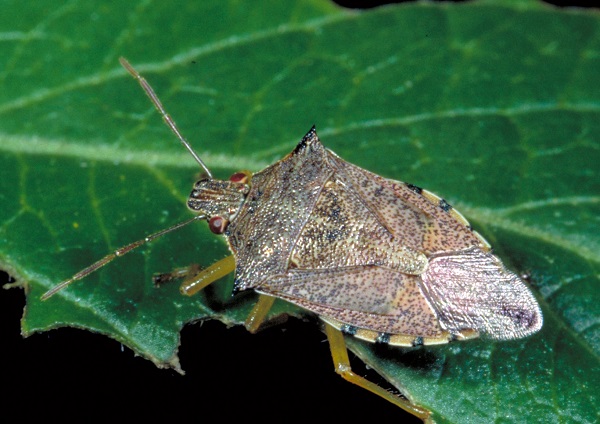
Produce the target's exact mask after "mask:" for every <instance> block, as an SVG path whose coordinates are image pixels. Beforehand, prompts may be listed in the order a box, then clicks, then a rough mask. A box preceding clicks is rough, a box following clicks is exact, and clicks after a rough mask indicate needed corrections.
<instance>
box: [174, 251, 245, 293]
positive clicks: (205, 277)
mask: <svg viewBox="0 0 600 424" xmlns="http://www.w3.org/2000/svg"><path fill="white" fill-rule="evenodd" d="M233 271H235V259H234V258H233V255H232V256H228V257H226V258H224V259H221V260H220V261H218V262H215V263H214V264H212V265H211V266H209V267H208V268H205V269H203V270H201V271H199V272H196V273H195V274H188V275H187V276H186V277H185V279H184V280H183V282H182V283H181V286H180V288H179V291H181V293H182V294H185V295H188V296H192V295H194V294H196V293H198V292H199V291H200V290H202V289H203V288H205V287H206V286H208V285H210V284H212V283H214V282H215V281H217V280H218V279H219V278H222V277H224V276H226V275H227V274H231V273H232V272H233Z"/></svg>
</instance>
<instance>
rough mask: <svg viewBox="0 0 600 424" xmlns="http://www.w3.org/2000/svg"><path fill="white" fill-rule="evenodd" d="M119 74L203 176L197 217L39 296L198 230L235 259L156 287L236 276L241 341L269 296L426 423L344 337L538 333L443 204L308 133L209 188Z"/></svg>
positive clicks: (522, 301) (408, 340)
mask: <svg viewBox="0 0 600 424" xmlns="http://www.w3.org/2000/svg"><path fill="white" fill-rule="evenodd" d="M121 64H122V65H123V66H124V67H125V68H126V69H127V71H128V72H129V73H130V74H132V75H133V76H134V77H135V78H136V79H137V80H138V82H139V83H140V84H141V86H142V87H143V89H144V90H145V92H146V94H147V95H148V96H149V97H150V99H151V100H152V102H153V104H154V105H155V106H156V108H157V109H158V111H159V112H160V114H161V115H162V117H163V119H164V120H165V122H166V123H167V125H168V126H169V127H170V128H171V130H172V131H173V132H174V133H175V134H176V136H177V137H178V139H179V140H180V142H181V143H182V144H183V145H184V146H185V147H186V148H187V150H188V151H189V152H190V153H191V154H192V156H193V157H194V158H195V159H196V161H197V162H198V163H199V164H200V166H201V167H202V169H203V170H204V172H205V173H206V177H205V178H202V179H200V180H199V181H197V182H196V183H195V185H194V187H193V190H192V192H191V194H190V196H189V199H188V203H187V204H188V207H189V208H190V209H191V210H192V211H194V212H195V213H197V214H198V215H196V216H194V217H193V218H191V219H190V220H188V221H185V222H182V223H180V224H177V225H175V226H173V227H170V228H167V229H166V230H163V231H160V232H158V233H155V234H152V235H150V236H147V237H146V238H144V239H142V240H139V241H137V242H134V243H131V244H129V245H127V246H125V247H123V248H121V249H118V250H117V251H115V252H114V253H112V254H109V255H108V256H106V257H104V258H103V259H101V260H100V261H98V262H96V263H95V264H93V265H91V266H89V267H88V268H86V269H84V270H82V271H81V272H79V273H77V274H76V275H74V276H73V277H72V278H70V279H69V280H66V281H64V282H63V283H61V284H59V285H57V286H56V287H55V288H53V289H51V290H50V291H48V292H47V293H46V294H44V295H43V298H44V299H47V298H49V297H50V296H52V295H53V294H55V293H56V292H57V291H59V290H60V289H62V288H64V287H65V286H66V285H68V284H70V283H72V282H74V281H76V280H79V279H82V278H84V277H85V276H87V275H88V274H90V273H92V272H94V271H95V270H97V269H98V268H100V267H102V266H104V265H106V264H107V263H109V262H110V261H112V260H113V259H115V258H116V257H118V256H121V255H123V254H125V253H127V252H130V251H131V250H133V249H135V248H137V247H139V246H141V245H143V244H145V243H147V242H149V241H151V240H153V239H155V238H156V237H159V236H161V235H163V234H165V233H167V232H170V231H173V230H175V229H177V228H181V227H183V226H185V225H186V224H188V223H190V222H192V221H197V220H206V221H208V225H209V228H210V230H211V231H212V232H213V233H215V234H220V235H222V236H223V237H224V238H225V239H226V241H227V244H228V246H229V249H230V250H231V252H232V256H230V257H227V258H225V259H223V260H221V261H219V262H217V263H215V264H213V265H211V266H209V267H208V268H206V269H203V270H201V271H199V272H198V271H197V269H195V268H193V267H191V268H190V269H189V270H188V271H187V272H183V273H182V272H181V271H178V272H176V273H172V274H166V275H163V276H162V277H161V278H160V279H171V278H177V277H183V278H184V280H183V283H182V285H181V291H182V293H184V294H187V295H193V294H194V293H197V292H198V291H200V290H202V289H203V288H204V287H206V286H208V285H209V284H211V283H213V282H214V281H216V280H218V279H219V278H221V277H223V276H225V275H227V274H229V273H231V272H235V283H234V293H236V292H239V291H243V290H250V289H252V290H254V291H256V292H257V293H259V295H260V296H259V300H258V302H257V304H256V305H255V307H254V308H253V310H252V312H251V313H250V316H249V317H248V318H247V320H246V328H248V330H250V331H256V330H257V329H258V328H259V326H260V325H261V323H262V322H263V321H264V319H265V317H266V314H267V312H268V311H269V309H270V307H271V305H272V304H273V302H274V300H275V299H276V298H280V299H284V300H286V301H288V302H291V303H293V304H296V305H298V306H300V307H302V308H304V309H306V310H308V311H310V312H312V313H314V314H316V315H317V316H318V317H319V318H320V319H321V320H322V321H323V322H324V325H325V333H326V334H327V338H328V341H329V343H330V348H331V352H332V356H333V360H334V364H335V370H336V372H338V373H339V374H341V375H342V377H344V378H345V379H346V380H348V381H350V382H352V383H355V384H357V385H359V386H361V387H363V388H365V389H367V390H369V391H371V392H373V393H375V394H377V395H379V396H381V397H383V398H385V399H386V400H388V401H390V402H392V403H394V404H395V405H397V406H399V407H401V408H403V409H405V410H407V411H409V412H410V413H412V414H414V415H416V416H418V417H420V418H426V417H427V415H428V412H427V411H425V410H423V409H422V408H420V407H418V406H415V405H412V404H411V403H409V402H408V401H406V400H404V399H402V398H400V397H398V396H396V395H394V394H391V393H389V392H388V391H386V390H384V389H383V388H381V387H379V386H378V385H376V384H373V383H371V382H370V381H368V380H366V379H365V378H363V377H361V376H358V375H357V374H355V373H353V371H352V370H351V367H350V363H349V360H348V354H347V350H346V345H345V341H344V334H346V335H351V336H354V337H357V338H360V339H363V340H366V341H368V342H374V343H385V344H390V345H394V346H416V345H435V344H443V343H448V342H449V341H451V340H462V339H469V338H473V337H477V336H479V335H480V334H483V335H486V336H487V337H489V338H491V339H498V340H507V339H516V338H520V337H525V336H528V335H530V334H532V333H534V332H536V331H538V330H539V329H540V328H541V326H542V314H541V311H540V308H539V306H538V304H537V302H536V300H535V298H534V297H533V295H532V293H531V292H530V291H529V289H528V288H527V286H526V285H525V283H523V281H522V280H521V279H520V278H519V277H518V276H517V275H516V274H514V273H513V272H511V271H509V270H507V269H506V268H505V266H504V265H503V264H502V262H501V261H500V260H499V259H498V258H497V257H496V256H494V255H493V254H492V253H491V249H490V245H489V244H488V243H487V242H486V241H485V240H484V239H483V238H482V237H481V236H480V235H479V234H478V233H477V232H475V231H473V229H472V228H471V226H470V225H469V223H468V222H467V220H466V219H465V218H464V217H463V216H462V215H461V214H460V213H459V212H457V211H456V210H454V209H453V208H452V207H451V206H450V205H449V204H448V203H447V202H446V201H445V200H443V199H442V198H440V197H438V196H436V195H434V194H432V193H430V192H428V191H426V190H423V189H421V188H419V187H416V186H414V185H411V184H407V183H403V182H399V181H393V180H388V179H385V178H383V177H381V176H379V175H376V174H373V173H371V172H369V171H366V170H364V169H361V168H359V167H357V166H355V165H352V164H350V163H348V162H345V161H343V160H342V159H341V158H339V157H338V156H337V155H336V154H335V153H333V152H332V151H330V150H327V149H326V148H325V147H323V145H322V144H321V141H320V140H319V138H318V136H317V133H316V131H315V128H314V127H313V128H312V129H311V130H310V131H309V132H308V133H307V134H306V135H305V136H304V137H303V138H302V139H301V141H300V143H298V145H297V146H296V148H295V149H294V150H293V151H292V152H291V153H290V154H288V155H287V156H286V157H284V158H283V159H281V160H280V161H278V162H277V163H275V164H273V165H271V166H269V167H267V168H265V169H264V170H262V171H260V172H257V173H255V174H253V175H252V174H250V173H249V172H240V173H236V174H234V175H232V176H231V178H230V179H229V180H227V181H221V180H216V179H214V178H213V177H212V174H211V172H210V170H209V169H208V168H207V167H206V165H205V164H204V163H203V162H202V160H201V159H200V158H199V157H198V155H197V154H196V153H195V152H194V151H193V150H192V148H191V146H190V145H189V144H188V142H187V141H186V140H185V139H184V138H183V136H182V135H181V134H180V132H179V130H178V129H177V127H176V125H175V123H174V121H173V120H172V119H171V118H170V116H169V115H168V114H167V113H166V111H165V109H164V107H163V106H162V104H161V102H160V100H159V99H158V97H157V96H156V94H155V93H154V91H153V90H152V88H151V87H150V86H149V85H148V83H147V82H146V81H145V80H144V78H142V77H141V76H140V75H139V74H138V73H137V71H135V70H134V69H133V67H131V65H130V64H129V63H128V62H127V61H126V60H124V59H121Z"/></svg>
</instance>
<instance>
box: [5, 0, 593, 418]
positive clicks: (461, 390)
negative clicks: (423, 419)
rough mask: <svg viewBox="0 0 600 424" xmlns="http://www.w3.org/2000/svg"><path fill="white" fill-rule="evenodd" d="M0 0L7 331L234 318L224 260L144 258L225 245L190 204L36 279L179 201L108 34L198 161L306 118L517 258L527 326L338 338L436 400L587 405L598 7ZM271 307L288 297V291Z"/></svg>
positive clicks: (292, 135) (160, 341)
mask: <svg viewBox="0 0 600 424" xmlns="http://www.w3.org/2000/svg"><path fill="white" fill-rule="evenodd" d="M5 3H6V4H5V5H4V6H3V7H5V10H13V11H18V12H20V13H15V14H14V16H19V19H12V18H11V19H9V16H8V14H7V15H6V16H4V17H3V18H2V19H0V39H2V41H3V43H1V44H0V53H1V54H0V64H1V65H0V69H2V72H1V73H0V175H1V177H0V204H2V207H1V208H0V223H1V226H0V263H1V264H2V268H3V269H5V270H7V271H8V272H9V273H10V274H11V275H12V276H14V277H15V278H16V279H17V282H18V285H19V286H22V287H24V288H25V289H26V293H27V307H26V310H25V314H24V317H23V320H22V332H23V334H25V335H29V334H32V333H34V332H39V331H44V330H48V329H51V328H56V327H61V326H74V327H78V328H86V329H89V330H92V331H95V332H99V333H102V334H106V335H108V336H110V337H112V338H114V339H116V340H118V341H120V342H122V343H123V344H125V345H127V346H129V347H130V348H131V349H133V350H134V351H135V352H136V353H138V354H139V355H141V356H143V357H145V358H148V359H150V360H152V361H153V362H154V363H156V364H157V365H160V366H172V367H175V368H177V367H179V362H178V358H177V349H178V346H179V331H180V329H181V327H182V326H183V325H184V324H185V323H187V322H191V321H196V320H199V319H208V318H214V319H219V320H221V321H223V322H225V323H227V324H239V323H241V322H243V321H244V319H245V317H246V315H247V313H248V311H249V310H250V308H251V307H252V304H253V301H254V299H255V298H254V296H252V295H246V294H244V295H241V296H238V297H235V298H231V297H230V291H231V286H232V279H231V278H227V279H224V280H223V281H221V282H219V283H217V284H215V286H214V287H210V288H209V289H207V290H206V291H205V292H204V293H202V294H200V295H198V296H196V297H194V298H189V299H188V298H184V297H182V296H180V295H179V293H178V288H177V287H176V285H175V284H173V285H166V286H164V287H162V288H160V289H155V288H153V287H152V285H151V284H150V281H151V278H152V275H153V274H154V273H156V272H168V271H170V270H171V269H173V268H176V267H181V266H186V265H189V264H191V263H199V264H201V265H203V266H206V265H210V264H211V263H213V262H215V261H216V260H218V259H220V258H222V257H225V256H226V255H227V254H228V252H227V249H226V247H225V244H224V243H223V240H222V239H220V238H218V237H216V236H214V235H213V234H212V233H210V232H209V231H208V230H207V228H206V225H204V224H202V223H200V224H197V225H192V226H188V227H186V229H185V230H182V231H179V232H176V233H171V234H169V235H168V236H165V237H163V238H161V239H159V240H157V241H155V242H153V243H151V244H150V245H148V246H146V247H144V248H142V249H140V251H139V252H135V253H131V254H129V255H127V256H125V257H123V258H120V259H118V261H115V262H113V263H111V264H110V265H108V266H107V267H105V268H104V269H102V270H101V271H99V272H97V273H95V274H92V275H90V276H89V277H88V278H86V279H85V280H84V281H83V282H80V283H76V284H74V285H73V286H71V287H69V288H68V289H66V290H63V291H61V292H60V293H59V294H57V295H56V296H54V297H53V298H51V299H50V300H48V301H46V302H42V301H40V298H39V297H40V295H41V294H42V293H43V292H44V291H46V290H48V289H49V288H51V287H53V286H54V285H56V284H57V283H58V282H60V281H62V280H64V279H65V278H68V277H70V276H71V275H73V274H74V273H75V272H77V271H79V270H80V269H82V268H84V267H85V266H87V265H89V264H90V263H92V262H94V261H95V260H97V259H99V258H101V257H102V256H104V255H105V254H106V253H108V252H109V251H112V250H114V249H116V248H118V247H120V246H123V245H126V244H128V243H130V242H132V241H134V240H138V239H140V238H143V237H144V236H145V235H146V234H149V233H152V232H155V231H158V230H160V229H162V228H165V227H168V226H170V225H172V224H174V223H177V222H179V221H182V220H184V219H186V218H188V217H189V216H190V213H189V212H188V211H187V210H186V208H185V207H184V205H185V200H186V197H187V195H188V194H189V191H190V189H191V184H192V183H193V181H194V179H195V177H196V174H197V173H198V172H199V170H198V167H197V165H196V164H195V162H194V161H193V159H192V158H191V157H189V155H188V154H187V152H185V151H184V150H183V149H182V148H181V146H180V145H179V144H178V143H177V142H176V141H175V139H174V137H173V135H172V134H170V132H169V130H168V129H167V128H166V127H165V126H164V124H163V123H162V122H161V120H160V118H159V116H158V115H157V114H156V112H155V110H154V109H153V107H152V105H151V104H150V103H149V102H148V100H147V98H146V97H145V96H144V94H143V92H142V91H141V90H140V88H139V86H138V85H137V84H136V83H135V81H134V80H132V79H131V78H130V77H129V75H127V74H126V72H125V71H124V70H123V69H122V68H120V66H119V64H118V60H117V59H118V57H119V56H125V57H127V58H128V59H129V61H130V62H131V63H132V64H133V65H134V66H135V67H136V68H137V70H138V71H140V73H142V74H143V75H144V76H145V77H146V78H147V79H148V81H149V82H150V83H151V84H152V86H153V87H154V88H155V90H156V91H157V93H158V95H159V97H160V98H161V100H162V101H163V103H164V105H165V107H166V108H167V110H168V112H169V113H170V114H171V116H173V117H174V118H175V120H176V122H177V124H178V126H179V127H180V129H181V130H182V132H183V133H184V134H186V136H187V138H188V139H189V140H190V141H191V143H192V145H193V146H194V147H195V149H196V150H197V151H198V153H199V154H200V156H201V157H202V158H203V159H204V160H205V161H206V163H207V164H208V166H209V167H210V169H211V170H212V171H213V173H214V174H215V176H217V177H220V178H227V177H228V176H229V174H231V173H232V172H235V171H237V170H240V169H249V170H251V171H258V170H260V169H262V168H264V167H265V166H267V165H269V164H271V163H273V162H274V161H276V160H278V159H280V158H281V157H283V156H284V155H285V154H287V153H288V152H289V151H291V150H292V149H293V147H294V146H295V144H296V143H297V142H298V140H299V139H300V138H301V137H302V135H303V134H304V133H305V132H306V131H307V130H308V129H309V128H310V126H311V125H312V124H316V125H317V130H318V132H319V136H320V138H321V139H322V140H323V142H324V143H325V145H326V146H327V147H329V148H330V149H332V150H333V151H335V152H336V153H337V154H339V155H340V156H341V157H342V158H344V159H345V160H347V161H349V162H352V163H354V164H357V165H359V166H361V167H363V168H366V169H369V170H371V171H373V172H376V173H378V174H380V175H383V176H385V177H388V178H393V179H398V180H402V181H408V182H411V183H414V184H416V185H418V186H421V187H424V188H427V189H428V190H430V191H433V192H434V193H437V194H439V195H441V196H443V197H444V198H445V199H447V200H448V201H449V202H450V203H452V204H453V205H454V206H455V207H456V208H457V209H458V210H459V211H461V212H462V213H463V214H464V215H465V216H466V217H467V218H468V219H469V220H470V221H471V223H472V224H473V226H474V227H475V228H476V229H477V231H479V232H480V233H482V234H483V235H484V236H485V237H486V238H487V239H488V240H489V241H490V242H491V243H492V245H493V246H494V248H495V251H496V253H497V254H498V255H499V256H501V257H502V258H503V260H504V261H505V262H506V263H507V264H509V266H510V267H511V268H512V269H515V270H517V271H518V272H522V273H527V274H529V280H530V282H531V286H532V288H533V290H534V292H535V293H536V296H537V297H538V299H539V301H540V303H541V305H542V309H543V312H544V319H545V323H544V327H543V329H542V331H541V332H540V333H538V334H536V335H534V336H532V337H529V338H527V339H523V340H516V341H510V342H491V341H489V340H476V341H469V342H464V343H453V344H448V345H444V346H439V347H432V348H418V349H417V348H415V349H399V348H395V349H381V348H380V347H377V346H373V345H370V344H365V343H361V342H358V341H356V340H348V343H349V346H350V348H351V349H352V351H353V352H355V353H356V354H357V355H358V356H359V357H360V358H361V359H362V360H363V361H364V362H365V363H366V364H368V365H369V366H370V367H372V368H374V369H376V370H377V371H379V372H380V373H381V374H382V375H383V376H384V377H385V378H386V379H387V380H388V381H390V382H392V383H393V384H394V385H395V386H396V387H398V388H399V389H401V390H402V392H403V393H405V394H406V395H407V396H408V397H409V398H410V399H411V400H413V401H414V402H415V403H417V404H419V405H423V406H425V407H426V408H429V409H431V410H432V411H433V418H434V419H435V421H436V422H449V423H450V422H465V421H468V422H482V423H488V422H493V421H496V422H590V423H591V422H596V421H597V419H598V415H597V414H598V413H597V405H598V403H599V399H598V395H597V391H598V390H597V389H598V387H599V384H598V383H599V382H600V376H599V373H600V371H599V370H600V364H599V360H598V359H599V354H600V326H599V325H598V324H599V319H598V317H599V316H600V313H599V309H600V292H599V290H598V283H599V278H600V270H599V269H600V266H599V265H600V255H599V252H600V237H598V236H599V235H600V231H599V228H600V196H599V193H600V178H599V175H598V169H599V167H598V164H599V163H600V136H599V134H600V116H599V115H600V85H599V84H598V83H597V81H598V69H600V17H599V15H598V13H596V12H583V11H577V10H558V9H554V8H551V7H548V6H544V5H541V4H538V3H536V2H533V1H531V2H527V1H520V2H518V3H516V2H509V1H506V2H502V1H487V2H469V3H466V4H456V5H453V4H430V3H416V4H407V5H403V6H392V7H383V8H378V9H373V10H369V11H367V12H356V11H348V10H343V9H341V8H338V7H335V6H334V5H332V4H329V3H328V2H326V1H317V0H312V1H306V0H305V1H294V2H292V1H288V2H277V1H266V0H263V1H261V2H238V1H233V0H231V1H229V2H225V1H203V2H183V1H182V2H162V3H160V2H140V3H137V4H132V3H128V2H120V3H117V4H114V5H109V4H106V3H105V2H99V1H88V2H73V3H64V4H62V3H61V4H59V5H57V4H50V3H52V2H29V3H30V4H27V6H26V7H25V6H23V5H22V4H21V3H20V2H14V3H13V2H5ZM57 3H58V2H57ZM25 10H26V12H27V13H24V12H25ZM21 12H23V13H21ZM10 15H11V16H13V14H10ZM83 23H89V25H84V24H83ZM281 313H289V314H292V315H297V316H299V315H301V311H299V310H298V309H295V308H290V307H289V305H286V304H285V303H283V302H281V303H278V304H276V307H275V310H274V311H273V315H279V314H281ZM184 348H185V347H184ZM39 355H40V357H43V355H44V353H43V352H39ZM323 360H328V359H323ZM364 396H365V397H366V396H371V395H369V394H367V393H366V392H365V393H364Z"/></svg>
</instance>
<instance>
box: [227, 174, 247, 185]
mask: <svg viewBox="0 0 600 424" xmlns="http://www.w3.org/2000/svg"><path fill="white" fill-rule="evenodd" d="M249 180H250V175H249V173H248V172H236V173H235V174H233V175H232V176H231V177H229V181H231V182H234V183H242V184H247V183H248V181H249Z"/></svg>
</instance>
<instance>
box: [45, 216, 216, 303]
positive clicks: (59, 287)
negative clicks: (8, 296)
mask: <svg viewBox="0 0 600 424" xmlns="http://www.w3.org/2000/svg"><path fill="white" fill-rule="evenodd" d="M200 219H206V215H197V216H195V217H193V218H191V219H188V220H186V221H183V222H180V223H178V224H175V225H173V226H172V227H169V228H165V229H164V230H160V231H158V232H156V233H154V234H150V235H148V236H146V237H144V238H143V239H141V240H138V241H134V242H133V243H129V244H128V245H127V246H123V247H121V248H119V249H117V250H115V251H114V252H113V253H110V254H108V255H106V256H105V257H103V258H102V259H100V260H99V261H97V262H94V263H93V264H91V265H90V266H88V267H87V268H85V269H82V270H81V271H79V272H78V273H77V274H75V275H74V276H72V277H71V278H69V279H68V280H65V281H63V282H62V283H60V284H58V285H57V286H54V287H52V288H51V289H50V290H48V291H47V292H46V293H44V294H43V295H42V297H41V299H42V300H46V299H48V298H49V297H51V296H53V295H54V294H56V293H57V292H59V291H61V290H62V289H64V288H65V287H67V286H68V285H70V284H71V283H74V282H75V281H78V280H81V279H83V278H85V277H87V276H88V275H90V274H91V273H92V272H94V271H97V270H99V269H100V268H102V267H103V266H104V265H106V264H108V263H109V262H112V260H113V259H116V258H118V257H120V256H123V255H125V254H126V253H129V252H131V251H132V250H133V249H137V248H138V247H140V246H142V245H144V244H146V243H149V242H151V241H152V240H154V239H156V238H158V237H161V236H164V235H165V234H167V233H170V232H171V231H175V230H178V229H179V228H181V227H185V226H186V225H188V224H189V223H191V222H194V221H198V220H200Z"/></svg>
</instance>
